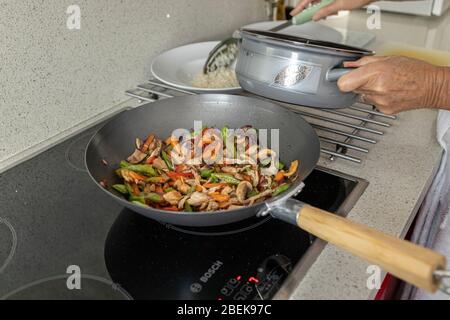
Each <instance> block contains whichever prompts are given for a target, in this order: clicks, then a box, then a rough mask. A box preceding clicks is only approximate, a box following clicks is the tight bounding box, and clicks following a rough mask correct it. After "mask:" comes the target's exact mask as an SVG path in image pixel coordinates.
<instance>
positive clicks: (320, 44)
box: [241, 29, 374, 55]
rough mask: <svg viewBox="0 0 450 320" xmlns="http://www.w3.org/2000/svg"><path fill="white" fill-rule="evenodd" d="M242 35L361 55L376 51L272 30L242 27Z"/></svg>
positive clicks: (371, 53)
mask: <svg viewBox="0 0 450 320" xmlns="http://www.w3.org/2000/svg"><path fill="white" fill-rule="evenodd" d="M241 34H242V35H250V36H254V37H257V38H259V39H263V40H264V39H266V40H272V41H280V42H283V43H287V44H291V45H297V46H298V45H300V46H303V47H311V48H318V49H327V50H334V51H338V52H342V53H351V54H359V55H373V54H374V52H373V51H370V50H366V49H362V48H357V47H352V46H347V45H344V44H339V43H334V42H328V41H321V40H314V39H308V38H304V37H299V36H293V35H289V34H284V33H278V32H271V31H261V30H253V29H242V30H241Z"/></svg>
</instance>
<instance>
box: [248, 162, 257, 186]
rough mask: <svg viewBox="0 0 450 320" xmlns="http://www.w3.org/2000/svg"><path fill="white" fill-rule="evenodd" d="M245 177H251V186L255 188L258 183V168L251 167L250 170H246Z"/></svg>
mask: <svg viewBox="0 0 450 320" xmlns="http://www.w3.org/2000/svg"><path fill="white" fill-rule="evenodd" d="M247 175H249V176H250V177H251V179H252V185H253V186H254V187H256V186H257V185H258V183H259V173H258V167H253V168H252V169H250V170H247Z"/></svg>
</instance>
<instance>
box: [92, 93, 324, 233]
mask: <svg viewBox="0 0 450 320" xmlns="http://www.w3.org/2000/svg"><path fill="white" fill-rule="evenodd" d="M194 121H202V125H206V126H208V127H215V128H219V129H220V128H222V127H223V126H228V127H229V128H231V129H238V128H241V127H243V126H246V125H251V126H252V127H254V128H257V129H279V148H280V160H281V161H282V162H283V163H285V164H286V165H289V164H290V162H291V161H294V160H299V162H300V166H299V178H298V179H297V180H296V182H295V183H294V184H293V185H292V186H291V188H295V187H297V186H298V185H299V184H300V182H301V181H302V180H303V179H304V178H306V176H307V175H308V174H309V173H310V172H311V171H312V169H313V168H314V167H315V165H316V162H317V160H318V157H319V152H320V151H319V141H318V138H317V135H316V134H315V132H314V130H313V129H312V128H311V126H310V125H309V124H308V123H306V122H305V121H304V120H303V119H302V118H301V117H300V116H298V115H296V114H294V113H292V112H290V111H288V110H286V109H284V108H282V107H280V106H278V105H276V104H274V103H270V102H267V101H263V100H259V99H255V98H247V97H241V96H232V95H218V94H211V95H198V96H183V97H178V98H170V99H165V100H160V101H157V102H152V103H149V104H146V105H143V106H141V107H138V108H136V109H133V110H129V111H125V112H123V113H121V114H119V115H118V116H116V117H115V118H113V119H112V120H111V121H110V122H108V123H107V124H106V125H105V126H104V127H103V128H101V129H100V130H99V131H98V132H97V134H96V135H95V136H94V137H93V139H92V140H91V142H90V143H89V146H88V148H87V151H86V165H87V168H88V171H89V173H90V175H91V176H92V178H93V179H94V180H95V181H97V182H99V181H101V180H103V179H105V180H106V181H107V184H108V186H111V185H113V184H115V183H120V181H119V178H118V177H117V176H116V175H115V173H114V169H116V168H118V167H119V162H120V161H121V160H123V159H126V158H127V157H128V155H130V154H131V153H132V152H133V151H134V148H135V147H134V146H135V139H136V138H141V139H145V137H147V136H148V135H149V134H150V133H153V134H155V135H156V136H158V137H159V138H161V139H165V138H167V137H168V136H170V134H171V133H172V131H173V130H174V129H177V128H184V129H188V130H189V129H191V128H193V127H194ZM268 138H269V141H268V147H269V148H270V146H271V144H272V142H271V141H270V130H268ZM103 159H104V160H106V161H107V163H108V165H107V166H105V165H104V164H102V160H103ZM107 192H109V193H110V194H111V195H113V193H114V195H115V196H116V197H121V196H120V195H119V194H118V193H115V191H110V190H108V191H107ZM121 198H122V199H123V202H122V204H124V205H125V206H127V207H129V208H132V209H133V210H134V211H138V212H140V213H143V214H145V215H149V216H150V217H151V218H156V219H157V220H164V221H167V220H171V218H169V216H173V215H175V216H177V217H179V216H181V215H190V216H191V219H198V218H200V219H203V218H204V217H205V216H206V215H211V214H214V215H217V214H220V215H230V211H217V212H213V213H195V212H194V213H187V212H186V213H173V212H168V211H161V210H157V209H155V208H137V206H135V205H133V204H131V203H129V202H128V201H126V200H125V199H124V198H123V197H121ZM269 201H270V199H269ZM254 206H257V205H254ZM254 206H252V207H254ZM252 207H247V208H244V209H248V208H252ZM241 210H242V211H245V210H243V209H239V210H234V211H241ZM158 211H159V213H157V212H158ZM247 211H248V210H247ZM254 211H255V209H253V213H247V216H246V217H249V216H251V215H252V214H255V212H254ZM144 212H145V213H144ZM155 214H157V216H156V217H155ZM164 215H165V216H164ZM194 216H195V217H197V218H194ZM230 216H231V215H230ZM237 217H238V216H236V219H235V220H240V219H238V218H237ZM246 217H242V218H241V219H243V218H246ZM166 218H168V219H166ZM169 222H172V221H169ZM181 224H185V222H182V223H181ZM213 224H219V223H213ZM220 224H221V223H220ZM208 225H211V224H210V223H208Z"/></svg>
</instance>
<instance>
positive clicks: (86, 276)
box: [0, 128, 357, 299]
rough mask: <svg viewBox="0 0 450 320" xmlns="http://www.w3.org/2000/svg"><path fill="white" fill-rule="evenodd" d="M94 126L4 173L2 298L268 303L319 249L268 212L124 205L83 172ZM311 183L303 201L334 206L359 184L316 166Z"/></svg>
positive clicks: (0, 256) (0, 241)
mask: <svg viewBox="0 0 450 320" xmlns="http://www.w3.org/2000/svg"><path fill="white" fill-rule="evenodd" d="M95 130H96V128H92V129H90V130H87V131H85V132H83V133H80V134H79V135H77V136H75V137H73V138H71V139H69V140H68V141H66V142H64V143H61V144H59V145H57V146H55V147H53V148H51V149H49V150H47V151H45V152H44V153H42V154H40V155H38V156H36V157H34V158H33V159H31V160H28V161H26V162H24V163H22V164H20V165H18V166H16V167H14V168H12V169H10V170H8V171H7V172H5V173H3V174H0V185H1V186H2V192H1V193H0V204H1V206H0V298H8V299H18V298H19V299H32V298H33V299H131V298H133V299H269V298H271V297H273V295H274V294H275V293H276V292H277V290H278V289H279V288H280V286H281V285H282V283H283V281H284V279H286V277H287V276H288V275H289V274H290V272H291V271H292V270H293V268H294V267H295V265H296V264H297V263H298V262H299V260H300V259H301V257H302V256H303V254H304V253H305V251H306V250H307V249H308V247H309V246H310V245H311V243H312V240H313V239H312V237H311V236H310V235H309V234H307V233H306V232H304V231H301V230H299V229H298V228H296V227H294V226H291V225H289V224H286V223H283V222H280V221H277V220H274V219H272V218H267V217H266V218H256V217H255V218H251V219H248V220H246V221H242V222H239V223H234V224H230V225H226V226H221V227H213V228H190V227H178V226H173V225H166V224H162V223H159V222H156V221H152V220H149V219H148V218H145V217H143V216H140V215H139V214H136V213H134V212H131V211H129V210H127V209H123V208H122V207H120V206H119V205H118V204H116V203H114V202H113V201H111V200H110V199H109V197H107V196H106V195H105V194H104V193H103V192H101V191H100V190H97V187H96V186H95V185H94V184H93V183H92V182H91V180H90V178H89V176H88V174H87V172H86V170H85V167H84V150H85V147H86V145H87V143H88V141H89V139H90V137H91V136H92V135H93V133H94V132H95ZM305 184H306V187H305V188H304V190H303V192H302V193H301V194H300V195H299V196H298V197H299V198H300V199H301V200H303V201H305V202H307V203H309V204H312V205H315V206H318V207H320V208H323V209H327V210H330V211H336V210H337V209H338V208H339V207H340V205H341V204H342V203H343V202H344V200H345V199H346V198H347V196H348V194H349V193H350V192H351V191H352V190H353V189H354V188H355V185H356V184H357V183H356V182H355V181H353V180H351V179H345V178H342V177H341V176H338V175H335V174H333V173H329V172H324V171H321V170H315V171H314V172H313V173H312V174H311V175H310V176H309V177H308V179H307V180H306V181H305ZM78 273H79V274H80V281H79V283H78V282H77V280H76V279H74V277H73V275H74V274H78Z"/></svg>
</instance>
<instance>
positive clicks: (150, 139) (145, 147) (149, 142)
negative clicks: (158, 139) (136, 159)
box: [140, 134, 155, 152]
mask: <svg viewBox="0 0 450 320" xmlns="http://www.w3.org/2000/svg"><path fill="white" fill-rule="evenodd" d="M154 140H155V136H154V135H153V134H151V135H149V136H148V137H147V139H145V142H144V144H141V145H142V147H141V148H140V149H141V151H142V152H147V151H148V150H151V148H150V147H151V146H152V145H153V141H154ZM153 148H154V147H153Z"/></svg>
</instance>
